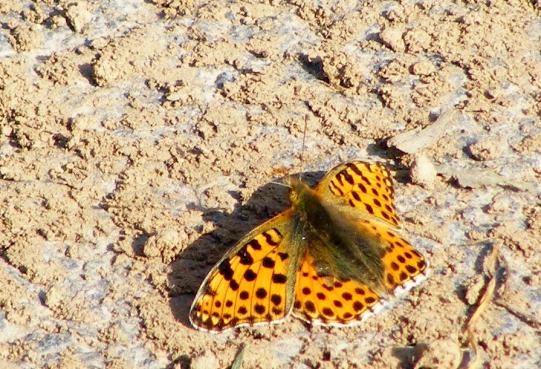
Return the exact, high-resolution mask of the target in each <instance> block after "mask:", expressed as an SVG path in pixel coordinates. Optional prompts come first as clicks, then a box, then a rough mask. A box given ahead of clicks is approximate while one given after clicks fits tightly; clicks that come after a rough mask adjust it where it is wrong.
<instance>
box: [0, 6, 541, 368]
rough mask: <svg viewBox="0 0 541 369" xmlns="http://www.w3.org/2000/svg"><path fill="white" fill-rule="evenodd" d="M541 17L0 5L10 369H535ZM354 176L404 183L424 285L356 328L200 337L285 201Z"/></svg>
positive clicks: (3, 272) (3, 299) (530, 12)
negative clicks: (363, 170) (373, 164)
mask: <svg viewBox="0 0 541 369" xmlns="http://www.w3.org/2000/svg"><path fill="white" fill-rule="evenodd" d="M540 11H541V8H540V5H539V2H538V1H531V0H530V1H527V0H520V1H519V0H511V1H507V0H494V1H488V0H485V1H475V0H465V1H458V0H456V1H452V0H434V1H431V0H426V1H422V0H419V1H414V0H404V1H385V2H382V1H373V0H365V1H314V2H310V1H301V0H297V1H295V0H292V1H278V0H276V1H272V0H271V1H268V2H263V1H262V2H257V1H249V2H243V1H239V2H234V1H233V2H231V1H225V0H221V1H219V0H218V1H196V0H106V1H98V0H96V1H90V0H89V1H75V0H33V1H25V0H3V1H1V2H0V21H1V25H2V27H1V29H0V124H1V132H0V133H1V134H0V189H1V191H0V201H1V205H0V212H1V218H0V219H1V220H0V367H2V368H59V369H60V368H62V369H63V368H111V369H112V368H194V369H197V368H199V369H202V368H227V367H229V365H231V363H232V361H233V359H234V357H235V355H236V353H237V351H238V349H239V347H240V345H241V344H245V345H246V351H245V355H244V362H243V368H361V367H363V368H364V367H368V366H370V367H371V368H421V367H422V368H458V367H461V368H482V367H483V368H537V367H539V366H540V365H541V342H540V341H541V334H540V333H541V314H540V311H541V287H540V286H541V252H540V240H541V206H540V205H541V185H540V181H541V118H540V116H541V52H540V50H541V47H540V45H541V17H540ZM305 117H307V130H306V149H305V151H304V158H305V165H304V168H301V164H300V160H299V158H300V153H301V144H302V136H303V129H304V119H305ZM348 159H365V160H370V161H380V162H384V163H386V164H387V165H388V167H389V168H391V169H392V170H393V173H394V176H395V180H396V191H397V195H396V197H397V198H396V203H397V207H398V210H399V214H400V215H401V217H402V221H403V227H404V229H405V230H406V232H407V234H408V238H409V239H410V240H411V241H412V243H413V244H414V245H416V246H417V247H418V248H419V250H421V251H423V252H424V253H425V254H426V255H427V258H428V259H429V260H430V263H431V266H432V274H431V277H430V278H429V279H428V280H427V281H426V282H424V283H423V284H422V285H420V286H419V287H417V288H416V289H414V290H413V291H412V292H411V293H410V294H408V295H407V296H406V297H404V298H403V299H401V300H400V301H398V302H397V303H396V304H395V305H394V307H393V308H392V309H391V310H389V311H386V312H384V313H381V314H379V315H376V316H374V317H372V318H371V319H370V320H368V321H367V322H366V323H364V324H362V325H360V326H358V327H354V328H346V329H338V328H321V327H319V328H318V327H310V326H307V325H305V324H304V323H302V322H300V321H298V320H296V319H293V318H290V319H288V320H287V321H286V322H285V323H283V324H281V325H274V326H271V327H259V328H252V329H247V328H243V329H239V330H232V331H228V332H226V333H223V334H217V335H209V334H207V333H204V332H199V331H196V330H194V329H193V328H192V327H190V325H189V323H188V320H187V312H188V309H189V305H190V303H191V301H192V299H193V296H194V293H195V291H196V290H197V288H198V286H199V284H200V283H201V281H202V279H203V278H204V276H205V274H206V272H207V271H208V270H209V268H210V267H211V266H212V264H213V263H214V262H215V261H216V260H218V259H219V258H220V256H221V255H222V254H223V253H224V252H225V250H227V248H228V247H229V246H231V245H232V244H234V242H235V240H238V238H239V237H241V236H242V234H243V233H245V232H246V231H248V230H249V229H251V228H252V227H253V226H255V225H257V224H258V223H260V222H262V221H264V220H265V219H268V218H269V217H270V216H272V215H273V214H275V213H276V212H278V211H280V210H281V209H284V208H285V207H286V206H287V194H286V189H284V188H283V187H281V186H278V185H275V184H273V183H271V182H273V181H274V182H276V181H280V180H281V179H282V178H283V177H284V176H286V175H288V174H292V173H297V172H300V171H303V172H305V173H309V172H315V175H316V177H317V175H320V174H321V173H320V172H322V171H326V170H328V169H330V168H331V167H332V166H334V165H336V164H337V163H340V162H342V161H345V160H348ZM483 296H484V297H485V300H487V303H486V304H485V305H484V306H483V307H484V310H482V311H481V314H480V316H479V318H478V319H477V320H476V321H474V322H473V324H472V329H471V333H470V335H468V334H467V333H465V332H464V331H463V328H464V326H465V323H466V322H467V321H468V319H469V317H470V316H471V315H472V313H473V311H474V310H475V309H474V307H475V306H476V304H477V302H478V300H479V299H482V298H483ZM468 337H469V338H468Z"/></svg>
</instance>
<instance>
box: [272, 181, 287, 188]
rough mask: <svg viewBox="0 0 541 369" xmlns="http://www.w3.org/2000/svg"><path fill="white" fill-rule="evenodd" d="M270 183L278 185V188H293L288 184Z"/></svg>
mask: <svg viewBox="0 0 541 369" xmlns="http://www.w3.org/2000/svg"><path fill="white" fill-rule="evenodd" d="M270 183H272V184H275V185H278V186H282V187H287V188H291V186H290V185H288V184H286V183H280V182H270Z"/></svg>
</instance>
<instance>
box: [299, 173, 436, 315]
mask: <svg viewBox="0 0 541 369" xmlns="http://www.w3.org/2000/svg"><path fill="white" fill-rule="evenodd" d="M315 191H316V192H318V193H319V194H321V197H322V199H323V201H324V202H326V203H327V204H332V203H335V204H336V206H349V207H351V208H353V209H350V210H349V213H351V214H352V215H355V214H358V215H359V217H358V218H357V217H352V218H353V219H352V221H353V222H355V223H356V230H357V231H358V232H359V233H360V234H363V235H365V237H369V238H373V239H376V240H377V241H378V244H379V245H380V246H381V249H382V264H383V268H384V273H383V278H384V280H383V281H382V283H383V285H384V286H385V288H386V289H387V291H388V292H390V293H393V294H394V293H395V292H399V291H401V290H407V289H409V288H411V287H412V286H414V285H416V284H417V283H419V282H420V281H421V280H422V279H424V277H425V275H424V273H425V271H426V269H427V263H426V261H425V259H424V257H423V255H421V253H419V252H418V251H417V250H415V249H414V248H413V247H412V246H411V244H409V243H408V242H407V241H406V240H405V239H404V238H403V237H401V236H400V234H399V233H398V227H399V224H398V222H399V220H398V215H397V214H396V211H395V208H394V204H393V194H394V190H393V187H392V181H391V176H390V173H389V171H388V170H387V169H385V168H384V167H383V166H381V165H378V164H369V163H364V162H351V163H345V164H341V165H339V166H337V167H336V168H334V169H332V170H331V171H329V173H328V174H327V175H326V176H325V177H324V178H323V179H322V180H321V182H320V183H319V184H318V185H317V186H316V187H315ZM317 264H318V263H317V260H316V259H314V257H313V256H312V255H311V254H310V246H309V245H308V246H307V249H306V252H305V255H304V257H303V259H302V261H301V266H300V268H299V272H298V273H297V281H296V289H295V291H296V292H295V296H296V300H295V309H294V314H295V315H296V316H299V317H301V318H303V319H305V320H308V321H313V322H319V323H322V324H330V325H346V324H352V323H356V322H359V321H362V320H363V319H364V318H365V317H367V316H368V315H369V313H371V312H374V311H375V310H377V309H378V307H379V306H380V305H379V304H378V302H380V300H381V299H382V298H384V297H385V296H381V295H380V294H378V293H377V292H375V291H373V290H372V289H371V288H370V287H368V286H367V285H366V284H364V283H362V282H360V281H356V280H351V279H348V280H344V279H340V278H338V277H337V276H324V275H321V273H319V272H318V268H317Z"/></svg>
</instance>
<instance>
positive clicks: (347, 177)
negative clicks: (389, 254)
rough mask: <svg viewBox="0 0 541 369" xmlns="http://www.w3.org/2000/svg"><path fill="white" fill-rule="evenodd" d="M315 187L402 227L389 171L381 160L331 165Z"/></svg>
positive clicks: (362, 211) (323, 192)
mask: <svg viewBox="0 0 541 369" xmlns="http://www.w3.org/2000/svg"><path fill="white" fill-rule="evenodd" d="M314 190H315V191H316V192H318V193H320V194H321V195H322V197H323V198H334V199H336V201H341V202H344V203H347V204H349V205H350V206H352V207H353V208H355V209H357V210H359V212H361V213H364V214H369V215H371V216H374V217H376V218H379V219H381V220H384V221H386V222H388V223H390V224H392V225H393V226H395V227H399V224H398V223H399V220H398V215H397V214H396V210H395V207H394V204H393V200H394V189H393V183H392V180H391V175H390V173H389V171H388V170H387V169H386V168H385V167H384V166H382V165H380V164H375V163H365V162H362V161H352V162H349V163H344V164H340V165H338V166H336V167H335V168H333V169H331V170H330V171H329V172H328V173H327V174H326V175H325V177H323V179H322V180H321V182H319V184H318V185H317V186H316V187H315V188H314Z"/></svg>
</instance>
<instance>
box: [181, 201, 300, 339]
mask: <svg viewBox="0 0 541 369" xmlns="http://www.w3.org/2000/svg"><path fill="white" fill-rule="evenodd" d="M291 216H292V210H291V209H290V210H287V211H285V212H283V213H281V214H279V215H277V216H276V217H274V218H272V219H270V220H269V221H267V222H266V223H264V224H262V225H261V226H259V227H257V228H255V229H254V230H253V231H252V232H250V233H248V234H247V235H246V236H245V237H244V238H243V239H242V240H241V241H239V243H238V244H237V245H236V246H234V247H233V248H232V249H231V250H229V251H228V252H227V253H226V254H225V255H224V257H223V258H222V259H221V260H220V261H219V262H218V263H217V264H216V266H215V267H214V268H213V269H212V270H211V271H210V273H209V274H208V276H207V277H206V279H205V281H204V282H203V284H202V285H201V287H200V289H199V291H198V293H197V295H196V297H195V299H194V302H193V304H192V308H191V310H190V321H191V322H192V325H194V326H195V327H197V328H199V329H202V330H207V331H222V330H224V329H228V328H232V327H235V326H239V325H254V324H256V323H263V322H265V323H266V322H271V321H276V320H280V319H282V318H284V317H285V316H286V315H287V314H288V313H289V311H290V310H291V307H292V304H293V295H292V292H290V291H293V288H292V283H294V278H295V272H296V266H294V263H295V260H298V258H299V257H298V255H295V251H296V250H297V249H296V248H292V247H289V246H290V245H289V243H288V242H289V237H288V235H289V234H291V229H290V227H291V226H292V224H291ZM292 260H293V263H292V262H291V261H292ZM288 291H289V292H288Z"/></svg>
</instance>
